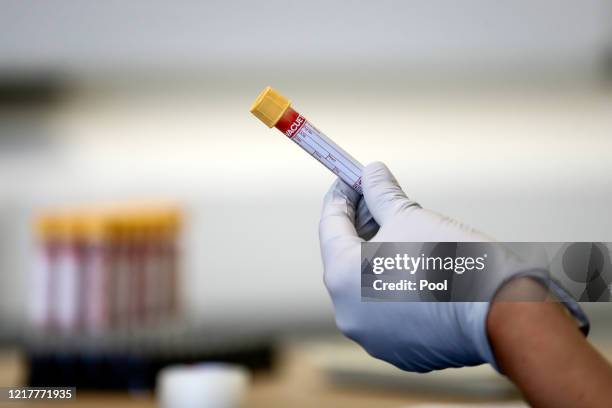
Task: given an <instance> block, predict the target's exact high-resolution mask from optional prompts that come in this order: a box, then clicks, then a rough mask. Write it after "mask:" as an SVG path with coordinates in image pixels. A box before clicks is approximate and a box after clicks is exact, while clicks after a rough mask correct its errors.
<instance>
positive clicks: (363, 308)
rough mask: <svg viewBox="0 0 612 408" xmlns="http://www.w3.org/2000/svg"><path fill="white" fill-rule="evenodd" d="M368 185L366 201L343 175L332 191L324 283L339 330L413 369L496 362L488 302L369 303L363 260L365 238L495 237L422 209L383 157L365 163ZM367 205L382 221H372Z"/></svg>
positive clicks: (324, 233) (325, 226) (324, 230)
mask: <svg viewBox="0 0 612 408" xmlns="http://www.w3.org/2000/svg"><path fill="white" fill-rule="evenodd" d="M362 185H363V199H361V197H360V196H359V195H358V194H357V193H355V192H354V191H353V190H352V189H351V188H350V187H349V186H347V185H346V184H344V183H343V182H341V181H340V180H338V181H336V182H335V183H334V185H333V186H332V188H331V189H330V191H329V192H328V193H327V195H326V197H325V200H324V206H323V213H322V217H321V222H320V227H319V235H320V243H321V253H322V257H323V264H324V269H325V276H324V279H325V285H326V286H327V289H328V291H329V294H330V295H331V298H332V301H333V304H334V308H335V315H336V323H337V326H338V327H339V329H340V330H341V331H342V332H343V333H344V334H345V335H346V336H347V337H349V338H351V339H353V340H354V341H356V342H357V343H359V344H360V345H361V346H362V347H363V348H364V349H365V350H366V351H367V352H368V353H370V354H371V355H372V356H374V357H377V358H379V359H382V360H385V361H387V362H389V363H391V364H393V365H395V366H397V367H399V368H401V369H404V370H408V371H418V372H427V371H430V370H435V369H442V368H446V367H460V366H471V365H477V364H481V363H485V362H488V363H491V364H493V365H494V366H495V359H494V356H493V353H492V351H491V347H490V345H489V341H488V339H487V332H486V319H487V313H488V310H489V303H488V302H362V301H361V265H360V262H361V258H360V244H361V242H363V240H364V238H370V237H372V239H371V240H372V241H375V242H410V241H413V242H466V241H472V242H487V241H491V240H492V239H491V238H489V237H488V236H486V235H484V234H482V233H480V232H478V231H475V230H474V229H472V228H470V227H468V226H466V225H463V224H461V223H459V222H457V221H455V220H453V219H451V218H448V217H445V216H442V215H440V214H437V213H435V212H433V211H429V210H426V209H423V208H421V206H420V205H418V204H417V203H416V202H414V201H412V200H410V199H409V198H408V197H407V196H406V194H405V193H404V192H403V191H402V189H401V187H400V186H399V185H398V183H397V181H396V179H395V178H394V177H393V175H392V174H391V172H390V171H389V170H388V169H387V167H386V166H385V165H384V164H382V163H372V164H370V165H369V166H367V167H366V168H365V169H364V171H363V173H362ZM365 205H367V208H366V206H365ZM367 209H369V211H370V212H371V214H372V216H373V217H374V220H375V222H374V221H368V220H367ZM378 226H380V227H378ZM513 273H516V274H519V273H524V271H521V270H518V268H517V269H516V270H512V269H511V270H510V271H509V272H507V274H508V276H510V277H511V276H512V274H513ZM500 284H501V283H500Z"/></svg>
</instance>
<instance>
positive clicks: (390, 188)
mask: <svg viewBox="0 0 612 408" xmlns="http://www.w3.org/2000/svg"><path fill="white" fill-rule="evenodd" d="M361 177H362V185H363V197H364V198H365V201H366V204H367V206H368V208H369V209H370V212H371V213H372V216H373V217H374V219H375V220H376V222H377V223H378V224H379V225H383V224H384V223H385V222H386V221H387V220H389V219H390V218H391V217H392V216H394V215H396V214H398V213H400V212H401V211H403V210H405V209H407V208H409V207H413V206H416V207H420V206H419V204H418V203H416V202H414V201H412V200H410V199H409V198H408V197H406V193H404V191H403V190H402V188H401V187H400V185H399V184H398V182H397V180H396V179H395V177H394V176H393V174H392V173H391V171H389V169H388V168H387V166H385V165H384V164H383V163H381V162H374V163H370V164H368V165H367V166H366V167H365V168H364V169H363V173H362V176H361Z"/></svg>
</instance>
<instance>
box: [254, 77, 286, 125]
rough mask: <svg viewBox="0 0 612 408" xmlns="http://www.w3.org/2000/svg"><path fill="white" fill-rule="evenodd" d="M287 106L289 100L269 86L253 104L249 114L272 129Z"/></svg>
mask: <svg viewBox="0 0 612 408" xmlns="http://www.w3.org/2000/svg"><path fill="white" fill-rule="evenodd" d="M289 105H291V102H290V101H289V99H287V98H285V97H284V96H283V95H281V94H279V93H278V92H276V91H275V90H274V89H272V87H270V86H269V87H267V88H266V89H264V90H263V91H262V92H261V93H260V94H259V96H258V97H257V99H255V102H253V105H252V106H251V113H252V114H253V115H255V116H257V117H258V118H259V120H261V121H262V122H263V123H265V124H266V126H268V127H274V125H276V123H277V122H278V121H279V119H280V118H281V117H282V116H283V114H284V113H285V111H286V110H287V108H288V107H289Z"/></svg>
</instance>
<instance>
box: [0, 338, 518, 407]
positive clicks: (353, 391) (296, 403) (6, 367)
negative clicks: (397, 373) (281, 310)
mask: <svg viewBox="0 0 612 408" xmlns="http://www.w3.org/2000/svg"><path fill="white" fill-rule="evenodd" d="M311 357H312V356H310V355H309V353H308V352H306V351H304V350H303V349H301V348H300V347H286V348H284V349H283V350H282V351H281V352H280V357H279V359H278V366H277V368H276V369H275V370H274V371H273V372H270V373H263V374H258V375H256V376H255V377H254V378H253V381H252V384H251V387H250V388H249V390H248V392H247V395H246V399H245V404H244V406H245V407H254V408H259V407H266V408H272V407H291V408H302V407H309V408H310V407H334V408H343V407H347V408H348V407H350V408H361V407H364V408H365V407H377V408H386V407H394V408H399V407H403V406H411V405H416V404H430V403H436V404H440V403H466V404H474V403H476V402H480V403H486V402H499V400H497V401H492V400H486V399H478V400H474V399H469V398H467V397H457V396H450V395H448V396H445V395H439V394H438V395H432V394H415V393H414V392H400V391H389V390H382V389H376V388H358V387H339V386H337V385H335V384H333V383H331V382H329V381H327V379H326V376H325V374H324V373H323V372H321V370H320V369H319V368H318V367H317V365H316V364H315V362H314V361H313V359H312V358H311ZM24 373H25V367H24V365H23V362H22V358H21V355H20V354H19V352H17V351H4V352H0V386H8V385H16V384H22V379H23V378H24ZM77 393H78V394H77V395H78V396H77V400H76V401H70V402H66V403H59V402H58V403H56V402H54V403H52V404H42V403H40V402H38V403H31V404H27V403H26V404H21V405H19V406H21V407H29V406H32V407H42V406H46V405H50V406H52V407H54V408H64V407H66V408H81V407H83V408H85V407H87V408H97V407H100V408H102V407H109V406H112V407H113V408H147V407H155V406H156V401H155V396H154V395H153V393H143V394H136V395H130V394H128V393H121V392H117V393H108V392H105V393H96V392H85V391H78V390H77ZM508 402H510V401H508ZM515 402H516V401H515ZM11 405H13V404H4V406H11ZM0 406H3V404H1V403H0Z"/></svg>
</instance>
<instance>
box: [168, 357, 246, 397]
mask: <svg viewBox="0 0 612 408" xmlns="http://www.w3.org/2000/svg"><path fill="white" fill-rule="evenodd" d="M249 379H250V375H249V372H248V371H247V370H246V369H245V368H243V367H240V366H236V365H231V364H223V363H205V364H196V365H180V366H171V367H167V368H165V369H163V370H162V371H161V372H160V373H159V375H158V377H157V399H158V403H159V406H160V407H161V408H237V407H240V406H241V404H242V401H243V399H244V395H245V392H246V389H247V385H248V382H249Z"/></svg>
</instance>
